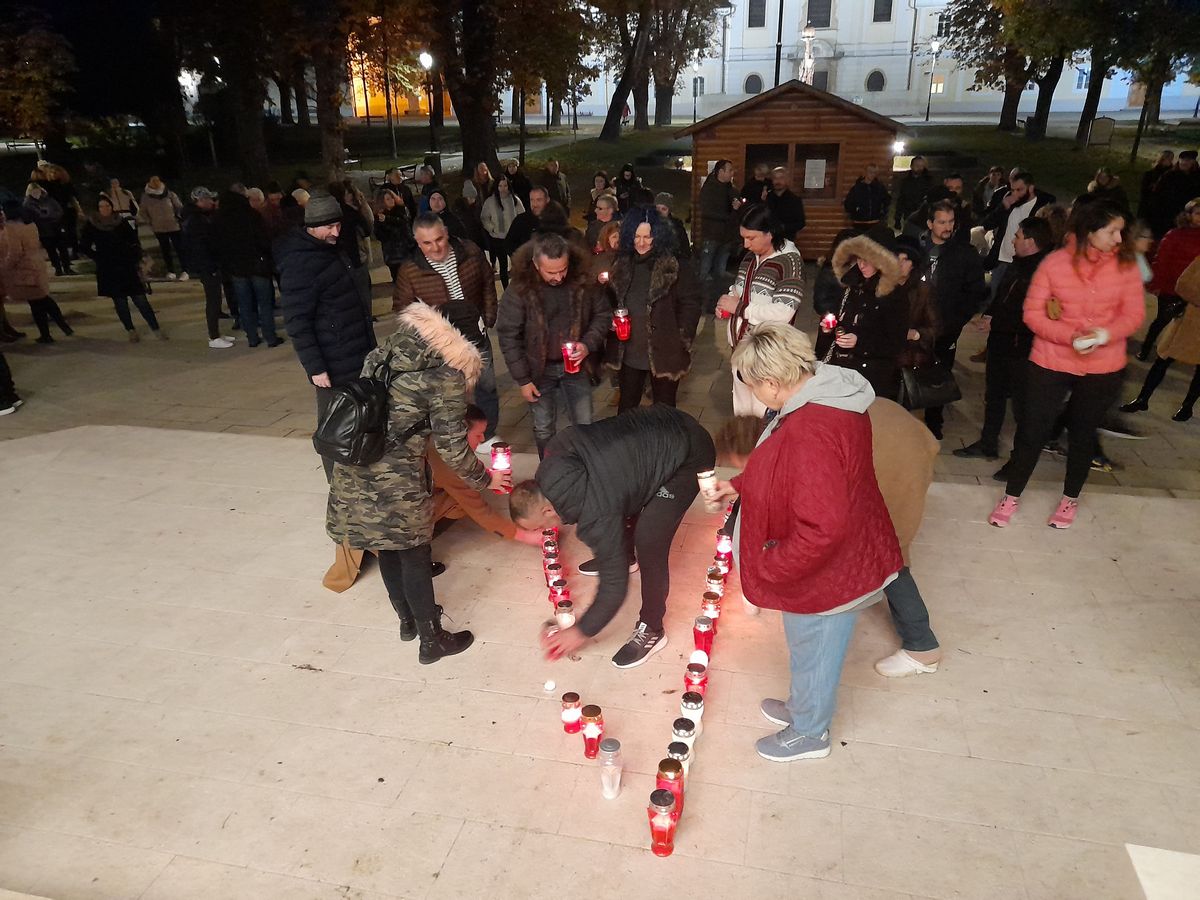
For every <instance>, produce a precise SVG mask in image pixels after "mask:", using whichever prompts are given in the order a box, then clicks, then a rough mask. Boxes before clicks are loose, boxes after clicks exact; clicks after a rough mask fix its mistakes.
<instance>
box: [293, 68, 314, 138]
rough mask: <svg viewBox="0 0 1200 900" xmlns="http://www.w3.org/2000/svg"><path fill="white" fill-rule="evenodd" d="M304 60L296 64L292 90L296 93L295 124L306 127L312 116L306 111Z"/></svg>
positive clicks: (306, 92) (310, 123)
mask: <svg viewBox="0 0 1200 900" xmlns="http://www.w3.org/2000/svg"><path fill="white" fill-rule="evenodd" d="M305 68H307V66H306V64H305V63H304V61H300V62H298V63H297V64H296V72H295V74H294V75H293V76H292V92H293V93H294V94H295V95H296V124H297V125H303V126H305V127H306V128H307V127H308V126H310V125H312V116H311V114H310V113H309V111H308V82H307V81H306V80H305V73H304V70H305Z"/></svg>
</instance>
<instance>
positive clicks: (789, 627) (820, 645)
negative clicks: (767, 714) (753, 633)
mask: <svg viewBox="0 0 1200 900" xmlns="http://www.w3.org/2000/svg"><path fill="white" fill-rule="evenodd" d="M857 621H858V609H853V610H850V611H849V612H843V613H835V614H834V615H831V616H812V615H801V614H798V613H787V612H785V613H784V614H783V633H784V635H785V636H786V637H787V642H788V654H789V656H790V665H791V670H792V683H791V690H790V693H789V694H788V701H787V710H788V716H789V717H791V720H792V727H793V728H795V729H796V731H798V732H799V733H800V734H803V735H805V736H806V737H811V738H819V737H821V736H822V735H823V734H824V733H825V732H826V731H828V730H829V723H830V722H832V721H833V711H834V710H835V709H836V708H837V689H838V681H839V679H840V678H841V677H842V662H843V660H845V658H846V647H847V646H849V644H850V635H852V634H854V623H855V622H857Z"/></svg>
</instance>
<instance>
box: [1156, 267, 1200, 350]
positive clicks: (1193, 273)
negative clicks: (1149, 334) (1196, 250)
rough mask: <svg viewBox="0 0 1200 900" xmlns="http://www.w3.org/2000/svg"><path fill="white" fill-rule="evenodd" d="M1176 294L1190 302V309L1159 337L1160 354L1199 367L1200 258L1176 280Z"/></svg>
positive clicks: (1188, 307)
mask: <svg viewBox="0 0 1200 900" xmlns="http://www.w3.org/2000/svg"><path fill="white" fill-rule="evenodd" d="M1175 293H1176V294H1177V295H1178V296H1180V297H1182V298H1183V299H1184V300H1186V301H1187V304H1188V305H1187V309H1185V310H1184V312H1183V315H1182V316H1180V317H1179V318H1178V319H1174V320H1172V321H1171V323H1170V324H1169V325H1167V327H1166V329H1165V330H1164V331H1163V333H1162V337H1160V338H1159V339H1158V347H1157V352H1158V355H1159V356H1161V357H1162V358H1163V359H1173V360H1175V361H1176V362H1181V363H1183V364H1185V365H1188V366H1200V258H1198V259H1194V260H1192V264H1191V265H1190V266H1188V267H1187V268H1186V269H1184V270H1183V274H1182V275H1180V276H1179V280H1178V281H1176V282H1175Z"/></svg>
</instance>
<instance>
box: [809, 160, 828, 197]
mask: <svg viewBox="0 0 1200 900" xmlns="http://www.w3.org/2000/svg"><path fill="white" fill-rule="evenodd" d="M824 187H825V160H823V159H806V160H805V161H804V189H805V190H806V191H819V190H822V189H823V188H824Z"/></svg>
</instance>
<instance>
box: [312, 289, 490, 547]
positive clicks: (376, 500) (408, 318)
mask: <svg viewBox="0 0 1200 900" xmlns="http://www.w3.org/2000/svg"><path fill="white" fill-rule="evenodd" d="M397 325H398V327H397V329H396V333H395V334H393V335H392V336H391V337H389V338H387V339H386V340H385V341H384V342H383V343H382V344H381V345H380V346H379V347H378V348H376V349H375V350H372V351H371V352H370V353H369V354H368V355H367V359H366V362H365V363H364V365H363V373H364V375H365V374H368V373H370V372H372V371H374V369H375V367H376V366H378V365H379V364H380V363H381V362H383V360H384V359H386V358H387V357H388V354H391V361H390V364H389V365H390V368H391V371H392V382H391V385H392V387H391V408H390V410H389V414H390V421H389V425H388V429H389V431H390V432H391V433H392V434H393V435H396V436H399V435H402V434H403V433H405V432H406V431H408V429H409V428H410V427H411V426H412V425H413V424H414V423H416V422H420V421H422V420H423V419H424V418H425V417H426V416H428V417H429V422H428V424H427V426H426V427H425V428H423V429H419V430H418V431H417V432H416V433H414V434H413V435H412V436H411V437H409V438H408V440H406V441H404V442H403V443H400V442H399V441H396V442H394V443H393V444H392V445H391V446H389V447H388V450H387V452H386V453H385V454H384V457H383V459H381V460H380V461H379V462H377V463H375V464H373V465H370V466H341V465H339V466H336V467H335V468H334V472H333V482H332V483H331V484H330V487H329V507H328V511H327V516H326V526H325V529H326V531H327V532H328V533H329V536H330V537H331V538H333V539H334V540H335V541H338V542H342V541H344V542H346V543H348V544H349V545H350V546H351V547H354V548H356V549H359V550H410V549H412V548H414V547H419V546H421V545H422V544H428V543H429V542H430V541H431V540H433V479H432V477H431V475H430V472H429V466H428V464H427V463H426V461H425V453H426V448H427V445H428V442H429V438H430V434H431V433H432V438H433V446H434V448H435V449H436V450H437V452H438V454H439V455H440V456H441V457H442V459H443V460H445V462H446V464H447V465H448V466H449V467H450V468H451V469H452V470H454V472H455V473H457V474H458V475H459V476H460V477H461V478H462V479H463V480H464V481H465V482H466V483H467V484H469V485H470V486H471V487H473V488H477V489H482V488H485V487H487V485H488V474H487V470H486V469H485V468H484V466H483V464H482V463H480V462H479V460H478V459H477V458H476V457H475V454H474V453H472V452H471V448H470V447H468V446H467V423H466V413H467V396H466V395H467V391H468V390H470V389H471V388H472V387H473V386H474V384H475V380H476V379H477V378H478V377H479V372H480V369H481V368H482V365H483V364H482V360H481V359H480V356H479V351H478V350H476V349H475V347H474V346H473V345H472V344H471V343H470V342H469V341H468V340H467V339H466V338H464V337H463V336H462V335H461V334H459V333H458V331H456V330H455V329H454V327H453V326H452V325H451V324H450V323H449V322H448V321H446V320H445V319H444V318H442V316H441V315H439V314H438V312H437V311H436V310H434V309H433V308H432V307H430V306H426V305H425V304H424V303H420V302H414V303H412V304H410V305H409V306H407V307H405V308H404V311H403V312H402V313H400V315H399V316H398V317H397Z"/></svg>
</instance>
